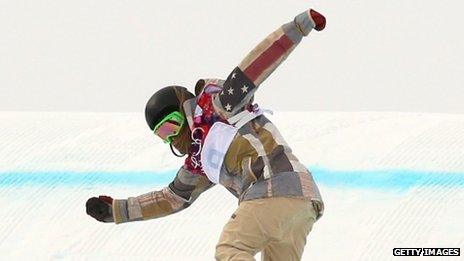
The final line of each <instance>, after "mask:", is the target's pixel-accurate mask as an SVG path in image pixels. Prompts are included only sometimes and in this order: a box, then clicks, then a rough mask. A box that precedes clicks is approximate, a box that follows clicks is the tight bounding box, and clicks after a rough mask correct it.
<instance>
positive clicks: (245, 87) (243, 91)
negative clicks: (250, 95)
mask: <svg viewBox="0 0 464 261" xmlns="http://www.w3.org/2000/svg"><path fill="white" fill-rule="evenodd" d="M245 92H248V86H247V85H246V84H245V85H243V87H242V93H245Z"/></svg>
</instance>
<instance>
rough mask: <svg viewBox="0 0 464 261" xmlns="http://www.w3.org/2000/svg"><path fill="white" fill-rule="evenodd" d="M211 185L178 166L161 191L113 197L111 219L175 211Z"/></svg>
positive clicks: (122, 220) (121, 220)
mask: <svg viewBox="0 0 464 261" xmlns="http://www.w3.org/2000/svg"><path fill="white" fill-rule="evenodd" d="M213 185H214V184H213V183H212V182H210V181H209V180H208V179H207V178H206V177H205V176H200V175H195V174H193V173H191V172H190V171H188V170H186V169H184V168H183V167H182V168H180V169H179V171H178V172H177V175H176V177H175V178H174V180H173V181H172V182H171V183H170V184H169V186H167V187H165V188H163V189H161V190H157V191H152V192H149V193H146V194H143V195H140V196H137V197H130V198H128V199H115V200H113V209H112V210H113V219H114V222H115V223H116V224H119V223H125V222H131V221H138V220H147V219H153V218H159V217H163V216H167V215H170V214H173V213H176V212H178V211H181V210H183V209H185V208H187V207H189V206H190V205H191V204H192V203H193V202H194V201H195V200H196V199H197V198H198V197H199V196H200V194H201V193H203V192H204V191H206V190H207V189H209V188H210V187H212V186H213Z"/></svg>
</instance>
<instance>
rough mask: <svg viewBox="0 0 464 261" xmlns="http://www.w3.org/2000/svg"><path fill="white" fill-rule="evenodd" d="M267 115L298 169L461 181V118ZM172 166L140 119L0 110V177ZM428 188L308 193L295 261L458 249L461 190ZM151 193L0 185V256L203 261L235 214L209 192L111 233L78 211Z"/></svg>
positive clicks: (219, 193)
mask: <svg viewBox="0 0 464 261" xmlns="http://www.w3.org/2000/svg"><path fill="white" fill-rule="evenodd" d="M268 117H269V118H270V119H271V120H272V121H273V122H274V123H275V124H276V126H277V127H278V128H279V129H280V130H281V132H282V134H283V136H284V138H285V139H286V141H287V142H288V143H289V145H290V146H291V147H292V149H293V151H294V153H295V155H296V156H297V157H298V158H299V159H300V160H301V161H302V162H303V163H304V164H305V165H306V166H318V167H322V168H327V169H333V170H337V171H353V170H359V171H363V170H366V171H372V170H385V169H399V170H413V171H418V172H424V175H427V174H426V172H437V173H448V174H443V175H453V174H455V175H459V173H460V174H462V173H464V149H463V148H464V115H447V114H420V113H399V112H391V113H386V112H382V113H379V112H343V113H341V112H340V113H338V112H285V113H284V112H277V113H275V114H274V115H272V116H268ZM182 162H183V160H182V159H179V158H176V157H174V156H172V155H171V153H170V151H169V148H168V147H167V146H166V145H165V144H163V143H162V142H161V141H160V140H159V139H158V138H156V137H154V135H153V134H152V133H151V132H150V131H149V129H148V128H147V127H146V124H145V120H144V118H143V115H142V114H135V113H98V114H97V113H75V112H73V113H69V112H62V113H56V112H53V113H52V112H50V113H47V112H37V113H32V112H30V113H26V112H0V174H1V173H8V172H18V173H24V174H23V175H34V173H38V172H53V171H77V172H83V173H84V172H87V171H101V172H102V173H105V172H117V171H129V172H130V171H151V172H153V175H156V174H157V173H159V172H160V171H168V170H173V171H174V170H175V169H177V168H178V167H179V166H181V164H182ZM0 177H1V176H0ZM316 182H317V180H316ZM429 183H430V184H429V185H427V186H415V187H412V188H409V189H407V190H405V191H398V190H396V189H374V188H363V187H357V188H354V187H349V186H348V187H343V186H331V185H328V184H323V183H321V184H319V188H320V190H321V193H322V196H323V199H324V202H325V206H326V211H325V214H324V216H323V217H322V218H321V219H320V220H319V221H318V222H317V223H316V224H315V225H314V228H313V230H312V231H311V233H310V235H309V236H308V241H307V245H306V248H305V252H304V255H303V260H393V259H398V257H397V258H395V257H394V256H393V255H392V249H393V248H395V247H460V248H463V247H464V233H463V231H464V222H463V220H464V186H456V185H453V184H435V183H433V180H432V181H431V182H429ZM163 185H167V184H155V185H154V184H143V185H140V186H125V185H124V184H111V182H109V183H103V184H100V185H98V186H97V185H92V186H89V185H88V184H87V185H86V184H74V185H68V186H64V185H60V184H59V183H50V184H39V185H33V184H32V185H31V184H29V185H28V184H23V185H18V184H14V182H10V183H5V184H1V182H0V204H1V206H2V211H1V212H0V219H1V220H2V222H0V259H1V260H55V259H65V260H213V259H214V248H215V244H216V242H217V240H218V238H219V235H220V233H221V230H222V227H223V225H224V224H225V223H226V222H227V220H228V219H229V217H230V215H231V214H232V213H233V211H234V210H235V208H236V206H237V200H236V199H235V198H234V197H233V196H232V195H230V194H229V192H227V191H226V190H225V189H224V188H222V187H220V186H216V187H214V188H212V189H211V190H209V191H207V192H205V193H204V194H203V195H202V196H200V198H199V199H198V200H197V201H196V202H195V203H194V204H193V205H192V206H191V207H190V208H188V209H186V210H184V211H182V212H179V213H176V214H174V215H171V216H168V217H164V218H160V219H155V220H149V221H142V222H134V223H129V224H121V225H114V224H103V223H100V222H97V221H95V220H94V219H92V218H90V217H88V216H87V215H86V213H85V201H86V200H87V198H89V197H92V196H97V195H101V194H106V195H111V196H112V197H114V198H127V197H129V196H137V195H140V194H143V193H145V192H149V191H151V190H155V189H161V188H162V187H163ZM461 251H462V249H461ZM256 258H257V259H259V255H258V256H257V257H256ZM400 259H401V260H408V259H407V258H405V257H400ZM427 259H428V258H425V257H421V258H420V260H427ZM435 259H438V258H433V257H432V258H430V260H435ZM448 259H449V260H457V258H451V257H449V258H447V259H446V260H448Z"/></svg>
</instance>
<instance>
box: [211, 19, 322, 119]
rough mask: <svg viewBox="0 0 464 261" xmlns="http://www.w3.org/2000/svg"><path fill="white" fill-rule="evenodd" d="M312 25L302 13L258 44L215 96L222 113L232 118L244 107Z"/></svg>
mask: <svg viewBox="0 0 464 261" xmlns="http://www.w3.org/2000/svg"><path fill="white" fill-rule="evenodd" d="M314 26H315V23H314V21H313V20H312V18H311V15H310V11H309V10H308V11H305V12H303V13H301V14H299V15H297V16H296V17H295V19H294V20H293V21H291V22H289V23H286V24H284V25H282V26H280V27H279V28H278V29H277V30H275V31H274V32H273V33H271V34H270V35H268V36H267V37H266V38H265V39H264V40H263V41H262V42H261V43H259V44H258V45H257V46H256V47H255V48H254V49H253V50H252V51H251V52H250V53H248V55H247V56H246V57H245V58H244V59H243V60H242V62H241V63H240V64H239V65H238V67H236V68H235V69H234V70H233V71H232V73H230V75H229V76H228V77H227V80H226V81H225V83H224V89H223V92H221V94H220V95H219V96H218V97H219V98H218V99H219V101H220V104H221V105H222V108H223V110H224V111H225V112H226V114H228V115H233V114H235V113H236V112H238V111H239V110H240V109H241V108H242V107H243V106H244V105H246V104H247V103H248V102H249V101H250V100H251V98H252V97H253V95H254V92H255V91H256V89H257V87H258V86H259V85H260V84H261V83H262V82H263V81H264V80H266V78H267V77H269V75H270V74H271V73H272V72H273V71H274V70H275V69H276V68H277V67H278V66H279V65H280V64H281V63H282V62H283V61H284V60H285V59H286V58H287V57H288V56H289V55H290V53H291V52H292V51H293V50H294V49H295V47H296V46H297V45H298V44H299V43H300V41H301V39H302V38H303V36H306V35H308V34H309V32H310V31H311V30H312V29H313V28H314Z"/></svg>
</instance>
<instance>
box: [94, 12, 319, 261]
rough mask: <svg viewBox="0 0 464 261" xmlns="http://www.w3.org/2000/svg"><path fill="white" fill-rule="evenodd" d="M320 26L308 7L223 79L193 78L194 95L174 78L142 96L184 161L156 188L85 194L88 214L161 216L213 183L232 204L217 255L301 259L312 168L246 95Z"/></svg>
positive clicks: (310, 213)
mask: <svg viewBox="0 0 464 261" xmlns="http://www.w3.org/2000/svg"><path fill="white" fill-rule="evenodd" d="M324 27H325V18H324V16H322V15H321V14H319V13H318V12H316V11H314V10H312V9H310V10H307V11H305V12H303V13H301V14H299V15H297V16H296V17H295V19H294V20H293V21H291V22H289V23H287V24H284V25H283V26H281V27H279V28H278V29H277V30H276V31H274V32H273V33H271V34H270V35H269V36H268V37H266V38H265V39H264V41H262V42H261V43H260V44H258V46H256V47H255V48H254V49H253V50H252V51H251V52H250V53H249V54H248V55H247V56H246V57H245V59H243V61H242V62H241V63H240V64H239V65H238V67H236V68H235V69H234V70H233V71H232V72H231V73H230V75H229V76H228V77H227V79H226V80H220V79H200V80H199V81H198V82H197V84H196V86H195V95H194V94H192V93H190V92H189V91H188V90H187V89H186V88H184V87H180V86H168V87H165V88H162V89H161V90H159V91H157V92H156V93H155V94H154V95H153V96H152V97H151V98H150V99H149V101H148V103H147V105H146V110H145V116H146V120H147V123H148V125H149V127H150V129H151V130H152V131H153V132H154V134H156V135H157V136H159V137H160V138H161V139H163V141H164V142H165V143H168V144H169V145H170V146H171V150H172V152H173V153H174V154H176V155H177V156H183V155H187V157H186V160H185V163H184V165H183V166H182V167H181V168H180V169H179V171H178V172H177V174H176V177H175V178H174V180H173V181H172V182H171V183H170V184H169V185H168V186H166V187H165V188H163V189H162V190H160V191H153V192H150V193H146V194H143V195H140V196H137V197H129V198H128V199H113V198H111V197H109V196H99V197H93V198H90V199H89V200H88V201H87V203H86V211H87V214H89V215H90V216H92V217H94V218H95V219H97V220H98V221H101V222H114V223H116V224H120V223H125V222H131V221H138V220H147V219H153V218H158V217H163V216H167V215H169V214H173V213H176V212H178V211H181V210H183V209H185V208H187V207H189V206H190V205H191V204H192V203H193V202H194V201H195V200H196V199H197V198H198V197H199V196H200V194H201V193H202V192H204V191H206V190H207V189H209V188H211V187H212V186H213V185H215V184H221V185H223V186H225V187H226V188H227V189H228V190H229V191H230V192H231V193H233V195H235V196H236V197H237V198H238V200H239V206H238V207H237V209H236V211H235V213H234V214H233V215H232V216H231V218H230V219H229V221H228V222H227V224H226V225H225V226H224V229H223V231H222V234H221V236H220V239H219V242H218V243H217V246H216V253H215V257H216V259H217V260H254V255H255V254H256V253H258V252H259V251H261V252H262V258H263V260H285V261H287V260H300V259H301V256H302V254H303V250H304V246H305V244H306V237H307V235H308V234H309V232H310V230H311V229H312V226H313V224H314V222H316V220H318V219H319V218H320V217H321V216H322V214H323V210H324V204H323V201H322V198H321V196H320V192H319V189H318V187H317V185H316V184H315V182H314V180H313V178H312V175H311V172H310V171H309V170H307V169H306V168H305V167H304V165H302V164H301V163H300V162H299V161H298V159H297V158H296V157H295V155H293V153H292V151H291V149H290V148H289V146H288V145H287V143H286V142H285V140H284V139H283V138H282V136H281V134H280V133H279V131H278V130H277V129H276V127H275V126H274V124H273V123H272V122H271V121H269V120H268V119H267V118H266V117H265V116H264V115H263V111H262V110H261V109H260V108H259V107H258V106H257V105H256V104H253V98H254V93H255V91H256V90H257V89H258V86H260V84H261V83H262V82H263V81H264V80H265V79H266V78H267V77H268V76H269V75H270V74H271V73H272V72H273V71H274V70H275V69H276V68H277V66H278V65H280V64H281V63H282V62H283V60H285V59H286V58H287V56H288V55H289V54H290V53H291V52H292V51H293V49H294V48H295V47H296V46H297V45H298V44H299V43H300V41H301V40H302V38H303V37H304V36H307V35H308V34H309V33H310V31H311V30H312V29H315V30H317V31H321V30H323V29H324ZM176 150H177V152H176Z"/></svg>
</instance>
